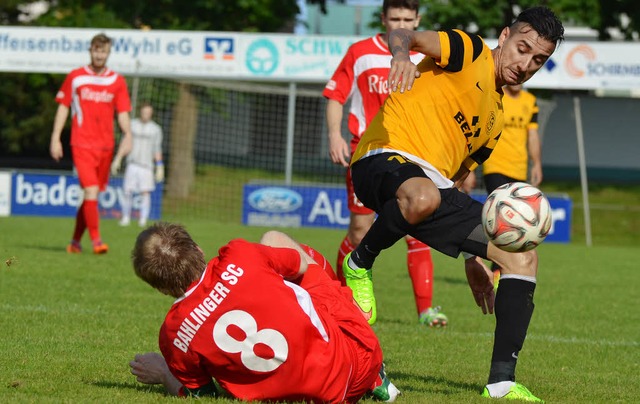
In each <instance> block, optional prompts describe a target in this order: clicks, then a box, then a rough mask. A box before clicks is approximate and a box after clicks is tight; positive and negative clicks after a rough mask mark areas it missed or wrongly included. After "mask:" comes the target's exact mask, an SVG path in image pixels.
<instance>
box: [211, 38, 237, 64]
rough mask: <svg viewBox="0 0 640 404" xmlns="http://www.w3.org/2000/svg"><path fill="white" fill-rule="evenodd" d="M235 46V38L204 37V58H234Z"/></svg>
mask: <svg viewBox="0 0 640 404" xmlns="http://www.w3.org/2000/svg"><path fill="white" fill-rule="evenodd" d="M234 48H235V43H234V40H233V38H221V37H212V36H208V37H205V38H204V58H205V59H207V60H234V59H235V55H234Z"/></svg>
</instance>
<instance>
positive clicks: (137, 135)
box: [111, 103, 164, 226]
mask: <svg viewBox="0 0 640 404" xmlns="http://www.w3.org/2000/svg"><path fill="white" fill-rule="evenodd" d="M152 116H153V107H152V106H151V104H149V103H143V104H142V105H141V106H140V117H139V118H136V119H133V120H132V121H131V132H132V134H133V149H132V150H131V153H129V155H128V156H127V168H126V169H125V172H124V182H123V188H124V198H123V201H122V219H121V220H120V225H121V226H128V225H129V223H130V222H131V209H132V205H133V195H134V193H139V194H140V198H141V203H140V217H139V219H138V224H139V225H140V226H145V225H146V224H147V220H148V219H149V213H150V212H151V192H153V191H154V190H155V189H156V182H162V181H163V180H164V164H163V162H162V128H161V127H160V125H158V124H157V123H156V122H154V121H153V120H152V119H151V118H152ZM119 169H120V161H114V163H113V166H112V167H111V171H112V173H113V174H115V173H117V172H118V170H119Z"/></svg>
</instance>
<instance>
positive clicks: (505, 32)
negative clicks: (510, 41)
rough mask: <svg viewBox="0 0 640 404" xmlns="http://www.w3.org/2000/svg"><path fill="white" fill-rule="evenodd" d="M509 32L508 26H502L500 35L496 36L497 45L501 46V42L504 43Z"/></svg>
mask: <svg viewBox="0 0 640 404" xmlns="http://www.w3.org/2000/svg"><path fill="white" fill-rule="evenodd" d="M510 34H511V30H510V29H509V27H504V28H502V32H500V36H499V37H498V46H500V47H502V44H504V41H505V40H506V39H507V38H508V37H509V35H510Z"/></svg>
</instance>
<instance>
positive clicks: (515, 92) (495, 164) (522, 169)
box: [482, 84, 542, 285]
mask: <svg viewBox="0 0 640 404" xmlns="http://www.w3.org/2000/svg"><path fill="white" fill-rule="evenodd" d="M503 91H504V97H502V105H503V107H504V129H503V130H502V136H501V137H500V142H499V143H498V144H497V145H496V147H495V148H494V150H493V152H492V153H491V157H490V158H489V159H487V161H485V162H484V163H483V164H482V173H483V178H484V186H485V188H486V190H487V194H490V193H491V192H493V191H494V190H495V189H496V188H498V187H499V186H500V185H504V184H507V183H509V182H515V181H522V182H527V172H528V171H529V170H528V168H529V159H531V172H530V175H529V183H530V184H531V185H533V186H535V187H537V186H538V185H540V183H541V182H542V159H541V151H540V134H539V133H538V103H537V101H536V96H535V95H533V94H531V93H530V92H528V91H524V90H522V84H517V85H513V86H504V88H503ZM491 270H492V271H493V273H494V276H493V279H494V280H493V282H494V284H495V285H497V282H498V279H499V278H500V267H499V266H498V265H496V264H495V263H494V264H493V265H492V267H491Z"/></svg>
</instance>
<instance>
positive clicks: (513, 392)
mask: <svg viewBox="0 0 640 404" xmlns="http://www.w3.org/2000/svg"><path fill="white" fill-rule="evenodd" d="M482 397H486V398H499V399H505V400H521V401H528V402H530V403H544V400H542V399H539V398H538V397H536V396H534V395H533V393H531V392H530V391H529V389H528V388H526V387H524V386H523V385H522V384H520V383H514V384H513V386H511V388H510V389H509V392H508V393H507V394H505V395H504V396H502V397H491V395H490V394H489V389H487V388H486V387H485V388H484V391H483V392H482Z"/></svg>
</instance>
